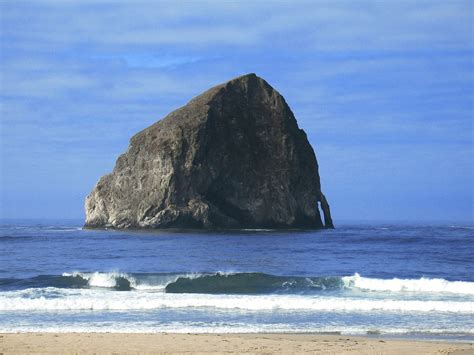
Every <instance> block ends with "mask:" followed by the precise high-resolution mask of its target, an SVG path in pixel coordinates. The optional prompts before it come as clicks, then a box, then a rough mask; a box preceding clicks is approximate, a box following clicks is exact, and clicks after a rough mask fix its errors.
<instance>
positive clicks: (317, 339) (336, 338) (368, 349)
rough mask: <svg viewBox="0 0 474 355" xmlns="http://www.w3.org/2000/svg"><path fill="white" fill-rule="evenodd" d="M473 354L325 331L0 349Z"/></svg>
mask: <svg viewBox="0 0 474 355" xmlns="http://www.w3.org/2000/svg"><path fill="white" fill-rule="evenodd" d="M162 352H165V353H195V354H199V353H223V352H228V353H304V352H309V353H336V354H339V353H346V352H351V353H359V354H372V353H379V354H380V353H382V354H400V353H404V354H435V353H436V354H474V344H473V343H472V342H460V341H449V340H412V339H393V338H387V337H383V336H381V337H364V336H346V335H337V334H321V333H296V334H295V333H216V334H209V333H202V334H201V333H199V334H196V333H189V334H188V333H185V334H182V333H44V332H38V333H0V353H2V354H28V353H29V354H31V353H43V354H48V353H61V354H76V353H81V354H87V353H162Z"/></svg>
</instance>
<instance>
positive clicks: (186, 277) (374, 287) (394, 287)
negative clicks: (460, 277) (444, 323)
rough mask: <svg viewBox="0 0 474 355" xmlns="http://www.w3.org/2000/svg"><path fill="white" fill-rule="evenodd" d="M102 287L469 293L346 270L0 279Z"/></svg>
mask: <svg viewBox="0 0 474 355" xmlns="http://www.w3.org/2000/svg"><path fill="white" fill-rule="evenodd" d="M46 287H55V288H70V289H88V288H104V289H111V290H117V291H133V290H138V291H154V292H164V293H197V294H199V293H201V294H250V295H251V294H274V293H275V294H308V293H309V294H314V293H315V294H318V293H320V292H324V291H337V290H360V291H364V292H396V293H407V292H409V293H435V294H436V293H442V294H453V295H457V294H459V295H474V282H468V281H448V280H444V279H437V278H434V279H430V278H419V279H398V278H394V279H377V278H367V277H362V276H360V275H359V274H357V273H356V274H354V275H352V276H343V277H339V276H324V277H301V276H276V275H269V274H263V273H223V272H218V273H194V274H193V273H189V274H152V273H151V274H150V273H149V274H127V273H120V272H110V273H102V272H93V273H83V272H74V273H64V274H62V275H40V276H35V277H32V278H26V279H0V289H3V290H21V289H28V288H46Z"/></svg>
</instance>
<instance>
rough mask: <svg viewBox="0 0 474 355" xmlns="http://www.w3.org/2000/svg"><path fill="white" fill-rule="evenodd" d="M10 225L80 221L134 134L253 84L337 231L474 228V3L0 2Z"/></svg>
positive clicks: (4, 197) (5, 212)
mask: <svg viewBox="0 0 474 355" xmlns="http://www.w3.org/2000/svg"><path fill="white" fill-rule="evenodd" d="M0 11H1V31H0V32H1V33H0V35H1V52H0V64H1V66H0V74H1V76H0V80H1V81H0V85H1V106H0V110H1V111H0V114H1V127H0V129H1V132H0V135H1V145H0V163H1V165H0V168H1V175H0V176H1V181H0V194H1V195H0V197H1V200H0V202H1V207H0V216H1V217H4V218H20V217H31V218H36V217H38V218H40V217H48V218H82V217H83V215H84V212H83V201H84V198H85V196H86V195H87V194H88V193H89V191H90V190H91V189H92V188H93V186H94V184H95V183H96V182H97V180H98V179H99V177H100V176H102V175H103V174H105V173H107V172H110V171H111V170H112V168H113V166H114V164H115V160H116V158H117V157H118V155H119V154H120V153H122V152H123V151H125V150H126V148H127V145H128V140H129V138H130V137H131V136H132V135H133V134H134V133H136V132H138V131H139V130H141V129H143V128H145V127H147V126H148V125H150V124H152V123H153V122H155V121H157V120H158V119H160V118H162V117H164V116H165V115H166V114H167V113H169V112H170V111H171V110H173V109H175V108H177V107H179V106H181V105H183V104H185V103H186V102H187V101H189V99H191V98H192V97H193V96H195V95H197V94H199V93H200V92H202V91H204V90H206V89H207V88H209V87H211V86H214V85H216V84H218V83H221V82H224V81H227V80H228V79H230V78H233V77H235V76H238V75H242V74H246V73H250V72H255V73H257V74H258V75H259V76H261V77H263V78H265V79H266V80H267V81H268V82H269V83H270V84H271V85H272V86H274V87H275V88H276V89H277V90H279V91H280V93H281V94H282V95H283V96H285V98H286V100H287V102H288V103H289V105H290V107H291V108H292V110H293V112H294V113H295V116H296V118H297V120H298V122H299V125H300V127H301V128H303V129H304V130H305V131H306V132H307V134H308V137H309V139H310V142H311V144H312V145H313V147H314V148H315V151H316V154H317V157H318V161H319V164H320V173H321V178H322V184H323V190H324V192H325V194H326V196H327V198H328V199H329V202H330V204H331V207H332V210H333V215H334V216H333V217H334V219H335V222H336V224H337V221H338V220H343V219H358V220H361V219H364V220H451V221H469V220H470V221H472V220H473V212H472V204H473V183H472V182H473V181H474V180H473V127H472V124H473V99H472V93H473V89H474V88H473V82H474V79H473V59H472V58H473V48H474V44H473V42H474V41H473V2H472V1H291V2H290V1H288V2H282V1H273V2H270V1H240V2H237V1H214V2H211V1H208V2H204V1H194V2H191V1H183V2H177V1H176V2H174V1H170V2H159V1H149V2H143V1H94V2H90V1H68V2H66V1H59V0H57V1H34V2H32V1H17V0H10V1H8V0H2V1H0Z"/></svg>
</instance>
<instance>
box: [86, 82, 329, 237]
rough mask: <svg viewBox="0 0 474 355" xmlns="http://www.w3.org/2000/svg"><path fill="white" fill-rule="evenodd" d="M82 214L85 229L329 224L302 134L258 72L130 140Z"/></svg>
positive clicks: (314, 163) (198, 100)
mask: <svg viewBox="0 0 474 355" xmlns="http://www.w3.org/2000/svg"><path fill="white" fill-rule="evenodd" d="M318 204H320V206H321V209H322V211H323V214H324V221H325V222H324V224H323V222H322V220H321V216H320V212H319V207H318ZM85 209H86V227H91V228H102V227H109V228H119V229H120V228H324V227H326V228H332V227H333V224H332V220H331V215H330V210H329V204H328V203H327V200H326V198H325V197H324V195H323V193H322V191H321V185H320V180H319V172H318V163H317V161H316V156H315V154H314V151H313V149H312V148H311V145H310V144H309V142H308V139H307V137H306V134H305V133H304V131H303V130H301V129H299V128H298V124H297V122H296V119H295V117H294V115H293V113H292V112H291V110H290V108H289V107H288V105H287V104H286V102H285V99H284V98H283V97H282V96H281V95H280V94H279V93H278V92H277V91H276V90H275V89H273V88H272V87H271V86H270V85H269V84H268V83H267V82H266V81H265V80H263V79H262V78H259V77H258V76H256V75H255V74H248V75H244V76H241V77H238V78H235V79H233V80H230V81H228V82H227V83H224V84H221V85H218V86H216V87H213V88H211V89H209V90H208V91H206V92H204V93H203V94H201V95H199V96H197V97H195V98H194V99H192V100H191V101H190V102H189V103H188V104H187V105H185V106H184V107H181V108H179V109H178V110H176V111H173V112H172V113H170V114H169V115H168V116H166V117H165V118H164V119H162V120H160V121H158V122H156V123H155V124H153V125H151V126H150V127H148V128H146V129H144V130H143V131H141V132H139V133H137V134H136V135H135V136H133V137H132V138H131V140H130V146H129V148H128V150H127V152H126V153H124V154H122V155H121V156H120V157H119V158H118V160H117V163H116V165H115V168H114V170H113V172H112V173H111V174H108V175H105V176H103V177H102V178H101V179H100V180H99V182H98V183H97V185H96V186H95V188H94V189H93V190H92V192H91V193H90V195H89V196H88V197H87V198H86V202H85Z"/></svg>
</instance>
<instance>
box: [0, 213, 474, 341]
mask: <svg viewBox="0 0 474 355" xmlns="http://www.w3.org/2000/svg"><path fill="white" fill-rule="evenodd" d="M81 226H82V221H47V220H42V221H38V220H36V221H25V220H22V221H13V220H8V221H6V220H5V221H2V223H1V225H0V332H33V331H35V332H36V331H38V332H39V331H44V332H184V333H209V332H210V333H214V332H298V333H300V332H321V333H328V332H330V333H332V332H335V333H340V334H348V335H349V334H352V335H371V336H389V337H390V336H394V337H416V338H435V339H459V340H473V339H474V271H473V270H474V226H473V225H472V224H469V223H468V224H446V225H441V224H438V225H422V224H390V223H366V224H364V223H352V224H351V223H346V224H341V223H338V224H337V225H336V229H334V230H319V231H275V230H242V231H231V232H220V233H213V232H199V231H196V232H194V231H115V230H87V229H82V227H81Z"/></svg>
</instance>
